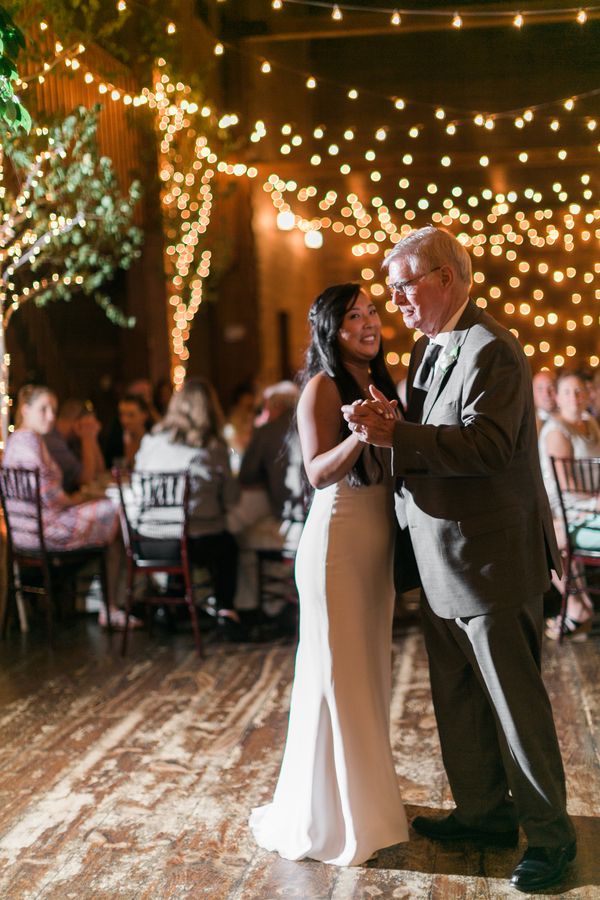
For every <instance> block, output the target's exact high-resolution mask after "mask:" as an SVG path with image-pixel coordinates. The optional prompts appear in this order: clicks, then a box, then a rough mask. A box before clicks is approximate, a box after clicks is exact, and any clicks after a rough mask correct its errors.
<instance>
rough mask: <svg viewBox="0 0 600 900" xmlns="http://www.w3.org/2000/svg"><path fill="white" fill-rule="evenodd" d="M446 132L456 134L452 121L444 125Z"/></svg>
mask: <svg viewBox="0 0 600 900" xmlns="http://www.w3.org/2000/svg"><path fill="white" fill-rule="evenodd" d="M446 134H456V125H455V124H454V122H450V124H449V125H446Z"/></svg>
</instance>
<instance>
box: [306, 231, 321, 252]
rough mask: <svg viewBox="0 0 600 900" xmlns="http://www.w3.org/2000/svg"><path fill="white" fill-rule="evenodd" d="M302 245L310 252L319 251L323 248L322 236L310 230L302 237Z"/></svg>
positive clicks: (318, 232)
mask: <svg viewBox="0 0 600 900" xmlns="http://www.w3.org/2000/svg"><path fill="white" fill-rule="evenodd" d="M304 243H305V245H306V246H307V247H308V248H309V249H310V250H319V249H320V248H321V247H322V246H323V235H322V234H321V232H320V231H315V230H313V229H311V231H307V232H306V234H305V235H304Z"/></svg>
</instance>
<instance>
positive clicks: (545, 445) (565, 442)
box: [539, 372, 600, 640]
mask: <svg viewBox="0 0 600 900" xmlns="http://www.w3.org/2000/svg"><path fill="white" fill-rule="evenodd" d="M587 403H588V392H587V388H586V385H585V382H584V381H583V379H582V377H581V375H578V374H576V373H570V372H563V373H562V374H561V375H559V377H558V380H557V384H556V404H557V412H556V413H555V414H554V415H552V416H550V417H549V418H548V420H547V421H546V423H545V425H544V426H543V428H542V431H541V433H540V439H539V445H540V460H541V464H542V475H543V477H544V484H545V485H546V491H547V492H548V497H549V499H550V505H551V507H552V511H553V514H554V525H555V528H556V533H557V539H558V544H559V546H560V547H563V548H564V546H565V545H566V540H567V538H566V535H565V534H564V529H563V526H562V520H561V518H560V502H559V497H558V491H557V488H556V483H555V479H554V474H553V471H552V464H551V461H550V457H551V456H554V457H558V458H567V459H584V458H586V457H590V456H600V426H599V425H598V423H597V422H596V421H595V419H594V418H592V416H590V415H589V414H588V413H587V412H586V406H587ZM597 549H599V550H600V542H599V546H598V548H597ZM581 574H582V577H583V572H582V573H581ZM564 578H565V576H564V575H563V579H561V580H560V581H559V580H558V579H557V578H556V575H555V574H554V579H555V586H556V587H557V588H558V589H559V590H560V591H561V592H562V590H563V586H564ZM593 613H594V606H593V603H592V600H591V598H590V596H589V594H588V593H587V592H586V590H585V584H584V582H583V581H582V585H581V590H580V591H578V592H577V593H575V594H572V595H570V596H569V598H568V605H567V617H566V619H565V625H564V629H565V630H564V634H565V636H566V637H571V638H575V639H577V638H580V637H582V636H585V634H586V633H587V632H588V631H589V630H590V628H591V620H592V616H593ZM546 635H547V637H549V638H551V639H553V640H557V639H558V637H559V620H558V619H548V620H547V622H546Z"/></svg>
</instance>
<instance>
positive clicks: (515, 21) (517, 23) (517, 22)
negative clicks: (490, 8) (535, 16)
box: [513, 13, 525, 28]
mask: <svg viewBox="0 0 600 900" xmlns="http://www.w3.org/2000/svg"><path fill="white" fill-rule="evenodd" d="M524 21H525V20H524V18H523V16H522V15H521V13H517V15H516V16H515V17H514V19H513V25H514V26H515V28H522V27H523V22H524Z"/></svg>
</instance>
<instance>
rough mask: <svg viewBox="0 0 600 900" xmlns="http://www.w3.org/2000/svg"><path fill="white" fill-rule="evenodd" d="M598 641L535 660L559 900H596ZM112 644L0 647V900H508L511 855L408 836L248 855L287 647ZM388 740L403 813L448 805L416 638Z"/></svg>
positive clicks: (30, 640)
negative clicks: (350, 848) (568, 854)
mask: <svg viewBox="0 0 600 900" xmlns="http://www.w3.org/2000/svg"><path fill="white" fill-rule="evenodd" d="M599 645H600V636H594V637H592V638H591V639H590V640H589V641H588V642H586V643H584V644H578V645H567V646H565V647H562V648H558V647H556V646H549V647H547V652H546V663H545V674H546V681H547V684H548V686H549V689H550V692H551V695H552V699H553V704H554V708H555V712H556V718H557V724H558V728H559V734H560V740H561V746H562V748H563V753H564V760H565V766H566V770H567V775H568V781H569V798H570V799H569V807H570V811H571V813H572V814H573V816H574V818H575V823H576V827H577V831H578V836H579V848H580V852H579V856H578V859H577V862H576V865H575V866H574V867H573V870H572V874H571V876H570V879H569V881H568V882H567V884H566V885H565V895H566V896H567V897H570V898H582V900H583V898H593V897H598V898H600V721H599V716H598V712H599V710H600V657H599V655H598V650H599ZM118 647H119V639H118V637H117V636H115V637H114V638H112V639H110V638H109V637H108V636H106V635H104V634H101V633H100V632H99V631H98V628H97V626H96V624H95V623H94V622H92V621H91V620H87V619H81V620H79V621H77V622H76V623H74V624H70V625H63V626H62V627H61V629H60V630H59V636H58V641H57V644H56V646H55V647H54V649H53V650H49V649H48V647H47V646H46V643H45V640H44V638H43V634H38V635H37V636H36V635H33V636H27V638H26V639H24V638H22V637H21V636H18V635H12V636H10V637H9V638H8V640H7V641H5V642H4V643H2V644H0V898H2V900H25V898H27V900H30V898H52V900H70V898H73V900H88V898H89V900H92V898H93V900H109V898H110V900H113V898H123V900H129V898H131V900H156V898H202V897H209V898H211V900H221V898H222V900H272V898H273V900H274V898H288V897H290V898H291V897H295V898H302V900H371V898H398V900H404V898H406V900H409V898H410V900H419V898H430V900H480V898H509V897H512V898H515V897H517V896H519V895H518V894H517V893H516V892H515V891H513V890H512V889H510V888H509V887H508V883H507V880H506V879H507V877H508V876H509V875H510V872H511V871H512V868H513V866H514V864H515V863H516V861H517V859H518V857H519V855H520V851H519V850H508V851H492V850H487V851H480V850H478V849H477V848H475V847H473V846H472V845H469V844H464V845H463V844H461V845H457V846H455V847H453V848H444V847H438V846H435V845H434V844H432V843H430V842H428V841H427V840H425V839H422V838H419V837H418V836H416V835H412V839H411V841H410V842H409V843H408V844H405V845H400V846H397V847H393V848H389V849H387V850H384V851H383V852H381V853H380V855H379V857H378V859H377V861H376V862H374V863H369V864H368V865H365V866H362V867H357V868H347V869H335V868H332V867H328V866H324V865H322V864H320V863H316V862H311V861H304V862H301V863H291V862H288V861H285V860H281V859H279V858H278V857H277V856H276V855H274V854H271V853H267V852H264V851H262V850H259V849H257V848H256V846H255V845H254V843H253V841H252V837H251V835H250V834H249V832H248V829H247V827H246V820H247V816H248V811H249V809H250V808H251V807H252V806H255V805H257V804H260V803H262V802H264V801H265V800H267V799H268V798H269V797H270V795H271V793H272V790H273V786H274V783H275V779H276V777H277V772H278V768H279V763H280V758H281V751H282V746H283V740H284V736H285V728H286V717H287V706H288V702H289V690H290V682H291V677H292V671H293V656H294V647H293V645H292V644H289V643H288V644H285V643H278V644H264V645H247V646H239V647H238V646H231V645H214V644H213V645H210V644H209V646H208V650H207V658H206V659H205V660H204V661H203V662H198V660H197V658H196V657H195V655H194V653H193V650H192V641H191V637H190V636H189V635H188V634H185V633H182V634H179V635H177V636H173V635H160V634H158V635H156V636H155V637H153V638H148V636H147V635H146V634H143V633H142V634H135V635H134V636H133V641H132V646H131V650H130V654H129V656H128V658H127V659H126V660H125V661H122V660H121V659H120V657H119V654H118ZM392 722H393V729H392V740H393V747H394V754H395V758H396V767H397V771H398V777H399V780H400V784H401V788H402V793H403V796H404V798H405V802H406V804H407V807H408V812H409V815H410V816H411V817H412V816H413V815H415V814H417V813H419V812H422V811H423V810H431V809H433V810H441V809H444V808H447V807H449V806H451V805H452V804H451V799H450V795H449V791H448V786H447V783H446V780H445V777H444V772H443V767H442V763H441V758H440V753H439V745H438V740H437V733H436V728H435V721H434V717H433V712H432V709H431V703H430V696H429V685H428V676H427V666H426V658H425V653H424V649H423V643H422V640H421V636H420V632H419V629H418V627H417V626H415V625H412V626H411V627H409V626H406V627H404V628H402V627H401V628H399V629H398V630H397V634H396V638H395V643H394V693H393V698H392Z"/></svg>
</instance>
